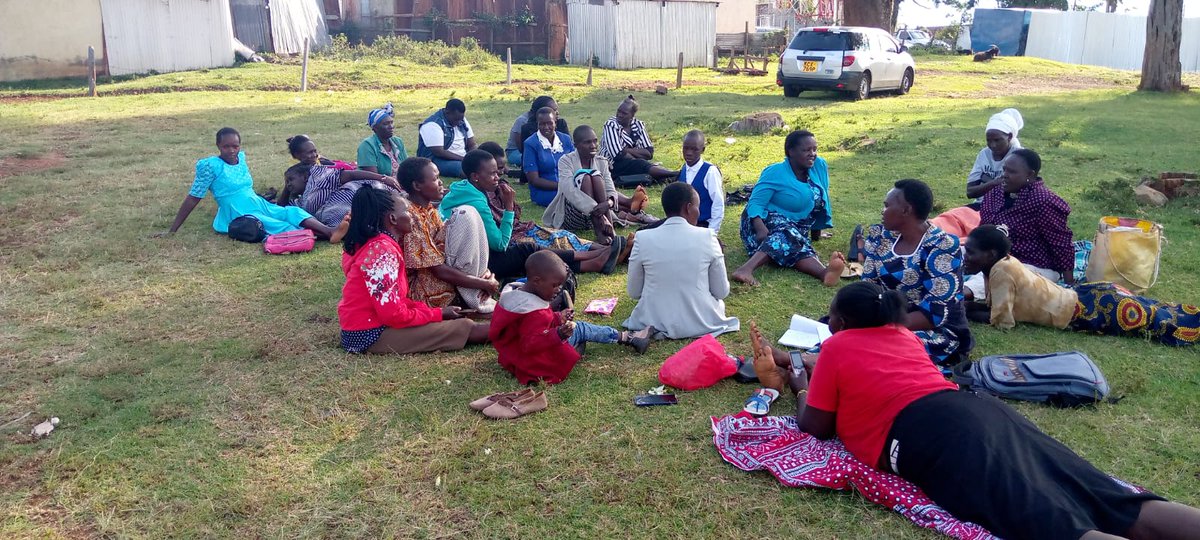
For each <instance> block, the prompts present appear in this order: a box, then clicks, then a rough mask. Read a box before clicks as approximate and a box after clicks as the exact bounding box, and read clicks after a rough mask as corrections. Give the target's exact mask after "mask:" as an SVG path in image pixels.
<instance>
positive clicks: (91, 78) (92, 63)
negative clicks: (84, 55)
mask: <svg viewBox="0 0 1200 540" xmlns="http://www.w3.org/2000/svg"><path fill="white" fill-rule="evenodd" d="M87 70H88V96H89V97H96V48H95V47H92V46H91V45H88V59H87Z"/></svg>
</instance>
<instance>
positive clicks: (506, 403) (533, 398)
mask: <svg viewBox="0 0 1200 540" xmlns="http://www.w3.org/2000/svg"><path fill="white" fill-rule="evenodd" d="M548 406H550V403H549V402H548V401H547V400H546V393H545V392H536V393H533V394H530V395H528V396H525V397H524V398H521V399H519V400H516V401H513V400H511V399H508V398H500V400H498V401H496V402H495V403H493V404H491V405H489V406H488V408H486V409H484V410H483V415H484V416H486V417H488V418H493V419H496V420H512V419H514V418H518V417H521V416H525V415H527V414H533V413H535V412H538V411H541V410H545V409H546V407H548Z"/></svg>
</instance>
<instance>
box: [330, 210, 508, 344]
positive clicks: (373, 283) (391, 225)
mask: <svg viewBox="0 0 1200 540" xmlns="http://www.w3.org/2000/svg"><path fill="white" fill-rule="evenodd" d="M412 227H413V221H412V215H411V214H409V213H408V201H406V200H405V199H404V197H403V196H402V195H400V194H399V193H395V192H392V191H388V190H386V189H378V188H374V187H370V186H367V187H364V188H362V189H359V190H358V192H357V193H355V194H354V202H353V203H352V205H351V218H350V226H349V229H348V230H347V231H346V237H345V239H344V240H343V249H344V250H345V253H344V254H343V255H342V271H343V272H345V274H346V284H345V285H344V286H343V287H342V300H341V302H338V321H339V322H340V323H341V327H342V347H343V348H345V349H346V350H347V351H349V352H352V353H362V352H369V353H396V354H407V353H417V352H430V351H457V350H459V349H462V348H463V347H466V346H467V344H468V343H486V342H487V332H488V326H487V324H477V323H475V322H472V321H471V320H469V319H463V318H461V317H462V315H460V314H459V310H460V308H458V307H454V306H447V307H443V308H441V309H437V308H432V307H429V305H428V304H425V303H423V302H418V301H416V300H412V299H410V298H409V297H408V275H407V273H406V272H405V271H404V254H403V253H402V252H401V250H400V242H401V239H402V238H403V237H404V235H406V234H408V233H409V232H411V231H412Z"/></svg>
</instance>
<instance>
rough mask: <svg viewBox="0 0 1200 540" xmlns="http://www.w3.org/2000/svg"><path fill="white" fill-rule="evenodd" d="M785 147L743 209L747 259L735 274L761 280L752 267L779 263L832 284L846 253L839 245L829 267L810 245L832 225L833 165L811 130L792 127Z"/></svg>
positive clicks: (742, 279)
mask: <svg viewBox="0 0 1200 540" xmlns="http://www.w3.org/2000/svg"><path fill="white" fill-rule="evenodd" d="M783 152H784V156H785V159H784V160H783V161H781V162H779V163H776V164H774V165H771V166H769V167H767V168H766V169H763V172H762V175H760V176H759V178H758V183H757V184H755V185H754V191H753V192H751V193H750V201H749V202H747V203H746V209H745V210H743V211H742V220H741V227H740V233H741V237H742V243H743V244H745V246H746V256H747V257H749V260H747V261H746V263H745V264H743V265H742V266H740V267H738V269H737V270H735V271H734V272H733V275H732V276H731V277H732V278H733V279H734V281H740V282H742V283H746V284H748V285H758V280H757V279H755V278H754V271H755V270H757V269H758V268H759V267H761V266H764V265H767V264H769V263H775V264H776V265H779V266H781V267H783V268H795V269H796V270H799V271H801V272H803V273H805V274H808V275H810V276H813V277H815V278H817V279H820V280H822V281H823V282H824V283H825V285H827V286H830V287H832V286H834V285H837V281H838V278H839V277H840V276H841V274H842V269H843V268H844V267H845V265H846V260H845V257H844V256H842V254H841V253H840V252H836V251H835V252H834V253H833V255H831V256H830V257H829V266H828V267H827V266H825V265H823V264H821V261H820V259H818V258H817V252H816V251H815V250H814V249H813V245H812V243H813V242H814V241H816V240H819V239H820V238H821V231H823V230H825V229H830V228H833V210H832V208H831V207H830V205H829V166H828V165H827V164H826V163H825V160H824V159H822V158H820V157H818V156H817V139H816V137H815V136H813V134H812V132H809V131H805V130H797V131H793V132H791V133H789V134H788V136H787V139H785V140H784V143H783Z"/></svg>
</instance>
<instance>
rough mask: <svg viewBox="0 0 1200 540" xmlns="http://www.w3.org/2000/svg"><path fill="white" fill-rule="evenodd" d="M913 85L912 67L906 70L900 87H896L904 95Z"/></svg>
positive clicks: (898, 92) (897, 91)
mask: <svg viewBox="0 0 1200 540" xmlns="http://www.w3.org/2000/svg"><path fill="white" fill-rule="evenodd" d="M912 85H913V71H912V70H911V69H905V70H904V77H903V78H901V79H900V88H897V89H896V93H897V94H900V95H902V96H903V95H904V94H907V93H908V90H909V89H910V88H912Z"/></svg>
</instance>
